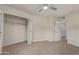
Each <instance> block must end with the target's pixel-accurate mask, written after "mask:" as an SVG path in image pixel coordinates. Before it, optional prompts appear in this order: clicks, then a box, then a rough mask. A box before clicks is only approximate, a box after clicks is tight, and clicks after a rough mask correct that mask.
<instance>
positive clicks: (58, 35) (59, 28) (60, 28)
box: [55, 19, 67, 41]
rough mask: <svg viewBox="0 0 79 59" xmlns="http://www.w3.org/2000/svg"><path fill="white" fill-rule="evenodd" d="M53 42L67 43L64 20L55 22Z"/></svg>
mask: <svg viewBox="0 0 79 59" xmlns="http://www.w3.org/2000/svg"><path fill="white" fill-rule="evenodd" d="M55 40H58V41H61V40H62V41H67V40H66V20H64V19H61V20H56V21H55Z"/></svg>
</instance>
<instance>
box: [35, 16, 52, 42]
mask: <svg viewBox="0 0 79 59" xmlns="http://www.w3.org/2000/svg"><path fill="white" fill-rule="evenodd" d="M53 37H54V17H46V16H39V15H36V16H33V42H36V41H46V40H47V41H53V40H54V38H53Z"/></svg>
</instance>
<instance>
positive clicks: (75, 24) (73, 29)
mask: <svg viewBox="0 0 79 59" xmlns="http://www.w3.org/2000/svg"><path fill="white" fill-rule="evenodd" d="M66 20H67V41H68V43H69V44H72V45H75V46H78V47H79V11H77V12H74V13H71V14H69V15H67V16H66Z"/></svg>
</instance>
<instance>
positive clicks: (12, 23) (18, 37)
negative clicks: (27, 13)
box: [3, 14, 29, 46]
mask: <svg viewBox="0 0 79 59" xmlns="http://www.w3.org/2000/svg"><path fill="white" fill-rule="evenodd" d="M28 20H29V19H26V18H22V17H18V16H14V15H10V14H4V29H3V30H4V33H3V37H4V38H3V46H8V45H12V44H17V43H21V42H24V41H25V42H27V41H28V39H27V36H28Z"/></svg>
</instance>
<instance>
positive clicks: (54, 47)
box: [3, 41, 79, 55]
mask: <svg viewBox="0 0 79 59" xmlns="http://www.w3.org/2000/svg"><path fill="white" fill-rule="evenodd" d="M7 54H8V55H78V54H79V48H78V47H75V46H72V45H70V44H67V43H66V42H64V41H59V42H48V41H43V42H36V43H32V45H28V44H27V43H26V42H22V43H19V44H14V45H10V46H6V47H4V48H3V55H7Z"/></svg>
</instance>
